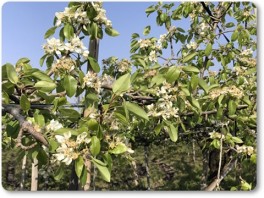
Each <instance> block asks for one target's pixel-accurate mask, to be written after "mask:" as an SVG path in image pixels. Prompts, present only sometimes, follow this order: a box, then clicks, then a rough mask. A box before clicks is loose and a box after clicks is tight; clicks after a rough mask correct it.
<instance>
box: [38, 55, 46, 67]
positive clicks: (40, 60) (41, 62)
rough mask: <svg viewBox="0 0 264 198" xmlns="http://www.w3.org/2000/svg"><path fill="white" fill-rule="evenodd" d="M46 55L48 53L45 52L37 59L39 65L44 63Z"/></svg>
mask: <svg viewBox="0 0 264 198" xmlns="http://www.w3.org/2000/svg"><path fill="white" fill-rule="evenodd" d="M47 56H48V54H45V55H43V56H42V57H41V58H40V59H39V65H40V66H43V63H44V61H45V59H46V57H47Z"/></svg>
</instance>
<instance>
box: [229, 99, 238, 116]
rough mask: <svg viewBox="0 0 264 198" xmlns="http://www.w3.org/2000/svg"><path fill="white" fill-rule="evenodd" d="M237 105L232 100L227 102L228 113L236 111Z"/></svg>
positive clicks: (231, 113) (232, 113)
mask: <svg viewBox="0 0 264 198" xmlns="http://www.w3.org/2000/svg"><path fill="white" fill-rule="evenodd" d="M236 108H237V105H236V103H235V101H234V100H229V102H228V115H234V114H235V113H236Z"/></svg>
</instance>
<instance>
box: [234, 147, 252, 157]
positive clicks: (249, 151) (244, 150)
mask: <svg viewBox="0 0 264 198" xmlns="http://www.w3.org/2000/svg"><path fill="white" fill-rule="evenodd" d="M236 150H237V152H238V153H245V154H247V155H252V154H253V153H254V148H253V147H252V146H246V145H242V146H238V145H236Z"/></svg>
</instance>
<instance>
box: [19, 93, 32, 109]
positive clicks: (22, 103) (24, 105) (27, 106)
mask: <svg viewBox="0 0 264 198" xmlns="http://www.w3.org/2000/svg"><path fill="white" fill-rule="evenodd" d="M20 107H21V109H22V110H24V111H28V110H29V109H30V102H29V100H28V98H27V96H25V95H24V94H23V95H22V96H21V98H20Z"/></svg>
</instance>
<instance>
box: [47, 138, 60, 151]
mask: <svg viewBox="0 0 264 198" xmlns="http://www.w3.org/2000/svg"><path fill="white" fill-rule="evenodd" d="M58 147H59V143H58V142H57V141H56V140H54V139H49V151H50V152H51V153H54V152H55V151H56V149H57V148H58Z"/></svg>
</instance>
